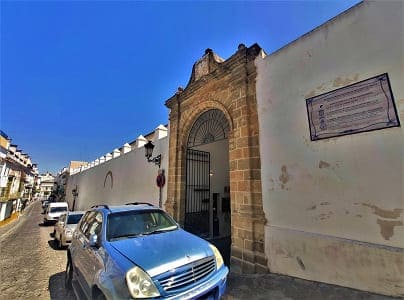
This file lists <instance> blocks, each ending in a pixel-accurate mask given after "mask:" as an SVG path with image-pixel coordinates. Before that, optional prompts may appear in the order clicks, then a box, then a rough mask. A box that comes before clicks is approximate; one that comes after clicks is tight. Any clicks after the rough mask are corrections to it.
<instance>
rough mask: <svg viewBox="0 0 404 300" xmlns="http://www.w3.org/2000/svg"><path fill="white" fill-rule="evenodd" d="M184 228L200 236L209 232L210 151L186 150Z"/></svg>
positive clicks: (207, 235) (206, 235) (204, 235)
mask: <svg viewBox="0 0 404 300" xmlns="http://www.w3.org/2000/svg"><path fill="white" fill-rule="evenodd" d="M186 168H187V173H186V201H185V203H186V206H185V221H184V227H185V228H184V229H185V230H187V231H189V232H192V233H194V234H196V235H198V236H201V237H205V238H207V237H209V235H210V234H209V233H210V210H211V209H210V205H211V203H210V202H211V201H210V176H209V172H210V153H209V152H204V151H198V150H192V149H188V150H187V163H186Z"/></svg>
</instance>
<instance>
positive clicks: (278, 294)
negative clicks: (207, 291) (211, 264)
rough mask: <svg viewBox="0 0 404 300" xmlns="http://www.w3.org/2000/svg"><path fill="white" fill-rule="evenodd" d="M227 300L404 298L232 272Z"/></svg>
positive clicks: (299, 280)
mask: <svg viewBox="0 0 404 300" xmlns="http://www.w3.org/2000/svg"><path fill="white" fill-rule="evenodd" d="M224 299H225V300H233V299H240V300H245V299H247V300H306V299H307V300H391V299H404V298H394V297H387V296H382V295H377V294H371V293H366V292H362V291H358V290H353V289H350V288H344V287H340V286H335V285H330V284H325V283H319V282H314V281H308V280H303V279H298V278H293V277H289V276H283V275H276V274H266V275H245V274H234V273H230V275H229V277H228V283H227V289H226V294H225V297H224Z"/></svg>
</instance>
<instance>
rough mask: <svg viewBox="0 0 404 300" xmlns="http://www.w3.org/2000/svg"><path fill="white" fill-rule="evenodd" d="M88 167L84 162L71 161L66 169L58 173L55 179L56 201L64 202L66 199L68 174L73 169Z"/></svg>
mask: <svg viewBox="0 0 404 300" xmlns="http://www.w3.org/2000/svg"><path fill="white" fill-rule="evenodd" d="M86 165H88V162H86V161H74V160H73V161H71V162H70V163H69V165H68V166H67V167H64V168H63V169H62V170H60V171H59V172H58V174H57V175H56V177H55V190H54V194H55V198H56V200H57V201H65V197H66V187H67V183H68V180H69V176H70V174H71V173H72V172H73V170H74V169H80V167H84V166H86Z"/></svg>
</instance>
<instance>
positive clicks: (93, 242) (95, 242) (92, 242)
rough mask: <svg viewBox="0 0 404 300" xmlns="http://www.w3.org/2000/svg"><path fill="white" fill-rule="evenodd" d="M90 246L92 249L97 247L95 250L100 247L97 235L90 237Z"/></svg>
mask: <svg viewBox="0 0 404 300" xmlns="http://www.w3.org/2000/svg"><path fill="white" fill-rule="evenodd" d="M89 245H90V247H95V248H98V247H99V245H98V235H96V234H92V235H90V241H89Z"/></svg>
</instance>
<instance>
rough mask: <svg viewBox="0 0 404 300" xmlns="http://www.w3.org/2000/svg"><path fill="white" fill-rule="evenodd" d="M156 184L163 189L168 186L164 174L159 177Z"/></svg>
mask: <svg viewBox="0 0 404 300" xmlns="http://www.w3.org/2000/svg"><path fill="white" fill-rule="evenodd" d="M156 184H157V186H158V187H159V188H162V187H163V186H164V185H165V184H166V178H165V176H164V174H159V175H157V178H156Z"/></svg>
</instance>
